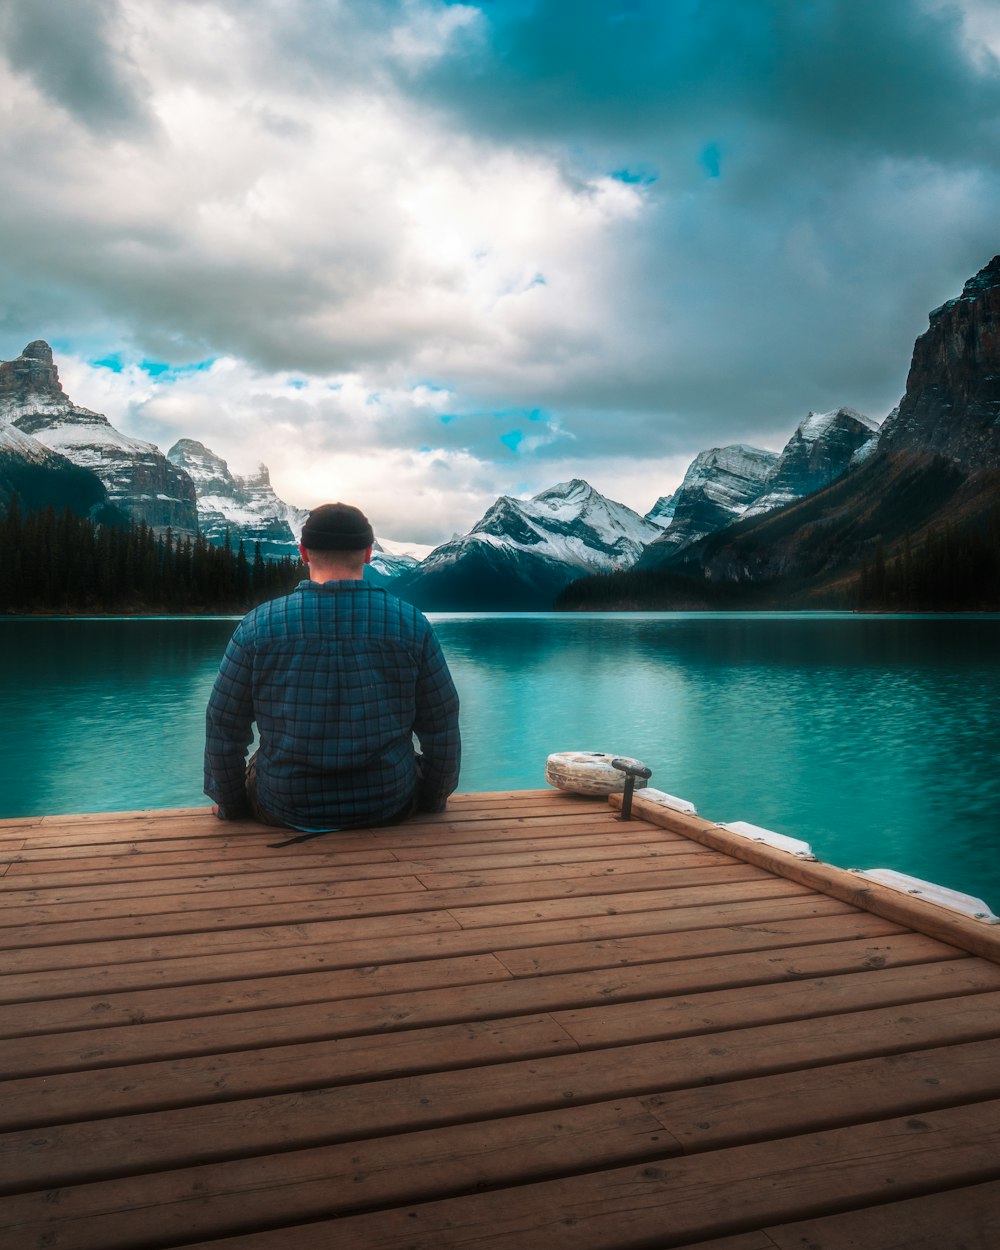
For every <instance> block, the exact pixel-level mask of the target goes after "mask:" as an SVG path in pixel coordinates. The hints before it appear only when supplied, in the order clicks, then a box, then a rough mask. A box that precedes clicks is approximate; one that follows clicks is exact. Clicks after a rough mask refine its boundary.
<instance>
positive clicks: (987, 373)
mask: <svg viewBox="0 0 1000 1250" xmlns="http://www.w3.org/2000/svg"><path fill="white" fill-rule="evenodd" d="M879 448H880V450H885V451H887V452H890V453H891V452H906V451H909V452H913V451H916V452H928V451H931V452H937V453H939V454H941V455H943V456H945V457H947V458H948V459H950V460H953V461H955V462H956V463H957V464H960V465H962V466H964V467H965V468H967V469H970V470H981V469H996V468H1000V256H994V258H993V259H992V260H991V261H990V263H989V264H988V265H986V266H985V267H984V268H983V269H981V270H980V271H979V273H977V274H976V275H975V276H974V277H972V278H970V279H969V280H968V282H966V284H965V286H964V288H963V290H962V294H961V295H959V296H957V297H956V298H955V299H952V300H948V302H947V303H945V304H942V305H941V307H940V308H936V309H935V310H934V311H933V312H932V313H931V314H930V324H929V326H928V328H927V330H926V331H925V332H924V333H923V334H922V335H921V336H920V337H919V338H918V339H917V341H916V343H915V344H914V346H913V358H912V361H911V364H910V372H909V375H908V377H907V380H906V394H905V395H904V396H903V399H902V400H901V401H900V404H899V408H898V409H897V410H896V411H895V412H893V414H892V415H891V416H889V417H887V418H886V421H885V424H884V426H883V432H882V438H881V440H880V443H879Z"/></svg>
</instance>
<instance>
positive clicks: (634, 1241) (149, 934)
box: [0, 791, 1000, 1250]
mask: <svg viewBox="0 0 1000 1250" xmlns="http://www.w3.org/2000/svg"><path fill="white" fill-rule="evenodd" d="M635 816H636V817H637V818H636V819H633V820H632V821H631V822H630V823H623V822H621V821H620V820H618V819H617V817H616V811H615V810H614V807H613V805H609V804H608V803H607V801H605V800H584V799H578V798H574V797H571V796H567V795H563V794H560V793H558V792H554V791H539V792H535V791H531V792H525V793H515V794H482V795H460V796H456V797H455V798H454V799H453V800H452V802H451V804H450V806H449V809H448V811H447V812H446V813H443V814H441V815H437V816H429V817H423V818H419V819H417V820H415V821H413V822H412V823H410V824H407V825H405V826H402V827H399V828H393V829H384V830H378V831H355V832H351V833H349V834H348V833H344V834H336V835H328V836H326V837H322V838H317V839H315V840H314V841H311V842H305V843H302V844H300V845H297V846H289V847H286V848H283V849H273V848H272V847H271V846H270V845H269V844H270V843H273V842H275V841H276V840H277V838H278V837H280V833H279V834H277V835H276V831H274V830H266V829H262V828H260V827H259V826H254V825H252V824H229V825H227V824H221V823H219V822H218V821H216V820H214V819H213V818H212V817H211V815H210V814H209V813H208V812H207V811H206V810H205V809H199V810H188V811H178V812H137V813H119V814H112V815H104V816H80V817H46V818H44V819H26V820H9V821H4V822H0V874H2V876H0V890H2V903H3V906H2V910H0V994H2V1001H3V1004H4V1005H3V1007H2V1015H0V1020H2V1030H0V1033H2V1040H0V1071H2V1072H3V1074H4V1076H5V1078H6V1080H5V1083H4V1085H3V1087H2V1098H0V1118H2V1121H3V1123H2V1125H0V1245H2V1246H3V1247H4V1250H32V1248H35V1247H45V1248H46V1250H155V1248H164V1247H175V1248H176V1247H199V1248H203V1250H207V1248H208V1247H213V1248H215V1250H432V1248H433V1250H439V1248H442V1247H463V1248H467V1250H563V1248H565V1250H570V1248H572V1250H611V1248H614V1250H626V1248H629V1250H638V1248H640V1247H641V1248H649V1250H653V1248H655V1250H663V1248H666V1247H686V1246H699V1247H701V1250H805V1248H806V1247H808V1248H810V1250H889V1248H890V1247H891V1248H893V1250H959V1248H960V1247H961V1248H962V1250H995V1247H996V1246H998V1245H1000V962H998V961H1000V933H998V927H997V926H988V925H983V924H982V923H981V922H978V921H975V920H958V921H955V920H952V919H951V918H950V916H949V914H948V913H946V912H943V911H942V909H940V908H936V907H933V906H931V905H929V904H927V903H920V902H913V901H910V900H908V899H907V898H906V897H905V896H901V895H899V894H894V893H893V892H892V891H889V890H885V889H884V888H882V887H879V886H866V885H865V884H864V883H863V882H861V881H860V880H859V879H858V878H857V877H853V876H850V875H849V874H846V873H841V872H837V871H836V870H833V869H829V868H827V867H826V866H824V865H817V864H810V863H808V862H803V861H799V860H793V859H792V857H791V856H788V855H784V856H783V855H782V853H781V852H777V851H771V850H768V849H767V848H761V847H758V846H757V845H756V844H753V843H744V842H743V840H740V839H737V838H736V837H735V836H734V835H732V834H728V833H725V832H724V831H722V830H719V829H718V828H716V827H714V826H712V825H711V824H709V823H708V822H706V821H700V820H698V819H697V818H693V817H686V816H682V815H679V814H677V813H672V812H670V811H668V810H665V809H662V808H659V809H654V807H653V806H652V805H651V804H649V803H648V802H643V800H642V798H641V796H638V795H637V801H636V805H635ZM775 868H777V869H778V870H779V871H778V872H776V871H773V869H775ZM779 874H780V875H779Z"/></svg>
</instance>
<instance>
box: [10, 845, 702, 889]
mask: <svg viewBox="0 0 1000 1250" xmlns="http://www.w3.org/2000/svg"><path fill="white" fill-rule="evenodd" d="M309 845H310V844H309V843H308V842H305V843H303V844H302V846H301V847H295V848H289V850H288V851H286V852H281V851H277V850H273V851H271V852H270V856H269V857H268V858H266V859H256V860H253V859H250V860H248V859H243V860H239V859H236V860H234V859H232V858H228V859H204V858H201V859H195V858H192V857H191V856H184V857H182V858H180V859H175V858H165V859H164V862H160V861H159V860H158V859H157V858H156V857H155V856H153V855H141V856H140V855H138V854H137V855H131V856H118V857H114V858H113V860H112V861H111V862H109V858H98V859H91V860H77V861H76V863H75V865H74V867H73V868H72V870H70V869H68V868H66V867H65V866H64V865H61V864H59V865H53V866H52V867H51V868H47V869H45V870H44V871H39V870H38V865H35V864H28V863H24V864H22V863H15V864H12V865H11V868H10V888H11V889H16V888H17V887H18V886H19V885H20V886H22V887H23V888H25V889H35V888H39V887H42V888H45V887H49V886H53V885H75V884H80V885H89V884H93V883H102V882H106V881H109V880H118V881H122V882H125V881H142V880H146V879H149V878H152V879H159V878H163V877H173V878H176V877H184V876H203V875H205V874H206V873H215V872H226V873H234V872H245V873H247V874H252V873H254V872H255V871H257V870H258V868H260V867H261V866H262V865H263V866H264V867H266V868H270V867H274V868H289V867H291V868H299V867H301V866H302V865H303V864H306V865H309V866H310V867H312V869H313V872H314V873H317V872H320V871H324V872H325V871H327V869H328V868H329V869H332V870H336V869H337V868H338V866H339V865H340V864H341V863H346V864H365V863H373V862H375V863H397V862H399V861H398V856H397V855H396V854H395V853H394V852H393V851H391V850H387V849H383V848H376V847H372V848H371V849H370V850H365V851H360V850H359V851H343V852H338V853H337V854H336V855H335V856H333V855H331V857H330V859H326V858H324V859H322V860H319V859H309V858H308V857H307V855H306V853H305V852H304V851H303V849H302V848H303V847H308V846H309ZM501 845H502V844H501ZM678 845H680V844H678ZM419 849H420V852H421V856H422V857H421V858H417V857H416V856H413V855H409V854H407V855H406V862H407V863H408V865H409V868H410V871H411V872H418V871H419V872H425V871H431V870H434V871H440V870H441V868H442V865H441V863H440V860H441V859H442V858H445V857H447V860H448V863H447V865H446V867H447V869H448V870H449V871H453V872H462V871H479V870H480V869H488V868H504V867H518V866H522V865H531V864H555V865H558V864H562V863H575V862H586V861H588V860H599V859H607V858H608V855H609V854H612V853H613V854H614V855H615V856H616V857H621V858H627V857H629V856H631V855H634V856H641V857H646V856H650V855H663V856H669V855H671V854H674V853H677V852H676V851H672V850H671V849H670V847H669V845H668V844H661V843H660V842H658V841H650V840H649V838H648V834H647V837H646V839H645V840H641V839H637V838H635V837H632V836H631V835H630V840H625V841H616V840H615V839H614V838H613V837H611V836H610V835H607V834H601V835H596V834H595V835H594V836H592V837H584V838H578V839H573V845H572V846H567V847H562V848H554V847H553V846H552V844H551V842H549V841H547V840H545V839H538V838H535V839H528V840H525V839H521V840H520V841H519V842H517V843H515V844H513V846H511V845H510V844H508V845H507V846H505V847H504V849H503V850H502V851H497V850H494V849H492V845H491V847H490V849H488V850H480V851H479V852H475V853H473V852H470V846H469V844H468V843H462V844H453V845H450V846H448V847H447V848H440V849H441V854H440V855H438V856H437V857H436V859H435V858H432V857H429V856H427V855H426V854H425V852H426V851H427V849H428V848H426V847H421V848H419ZM293 851H294V852H295V853H292V852H293ZM317 865H319V867H317ZM5 888H6V887H5Z"/></svg>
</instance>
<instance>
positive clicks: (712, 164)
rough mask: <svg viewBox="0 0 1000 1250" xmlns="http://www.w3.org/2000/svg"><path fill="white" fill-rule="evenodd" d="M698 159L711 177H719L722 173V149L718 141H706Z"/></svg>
mask: <svg viewBox="0 0 1000 1250" xmlns="http://www.w3.org/2000/svg"><path fill="white" fill-rule="evenodd" d="M698 160H699V162H700V164H701V167H702V169H704V171H705V173H706V174H707V175H708V176H709V178H718V177H719V176H720V175H721V173H722V149H721V148H720V147H719V145H718V144H717V143H706V144H705V146H704V147H703V148H702V149H701V151H700V152H699V153H698Z"/></svg>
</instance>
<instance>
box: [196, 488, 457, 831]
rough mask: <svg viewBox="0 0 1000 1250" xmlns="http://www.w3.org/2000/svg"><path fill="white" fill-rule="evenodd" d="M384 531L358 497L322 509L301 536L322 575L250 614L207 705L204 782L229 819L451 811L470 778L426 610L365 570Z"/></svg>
mask: <svg viewBox="0 0 1000 1250" xmlns="http://www.w3.org/2000/svg"><path fill="white" fill-rule="evenodd" d="M373 542H374V535H373V532H372V527H371V525H370V524H369V522H368V519H367V517H366V516H365V515H364V513H363V512H361V511H360V510H359V509H358V508H355V507H352V506H350V505H349V504H343V503H333V504H324V505H323V506H322V507H319V508H315V509H314V510H313V511H312V512H311V513H310V514H309V516H308V517H307V519H306V522H305V525H304V526H303V529H302V542H301V543H300V545H299V552H300V554H301V556H302V559H303V560H304V562H305V563H306V565H307V566H308V569H309V578H308V579H307V580H305V581H302V582H299V584H298V586H296V588H295V590H294V591H292V593H291V594H290V595H285V596H283V597H282V598H280V599H274V600H272V601H271V602H269V603H264V604H262V605H261V606H260V607H258V608H255V609H254V610H253V611H252V612H249V613H248V614H247V615H246V616H245V617H244V618H243V620H242V621H241V622H240V624H239V625H238V626H237V628H236V632H235V633H234V634H233V637H232V640H231V641H230V643H229V646H228V647H227V648H226V653H225V656H224V657H223V660H222V665H221V667H220V669H219V675H218V677H217V678H216V681H215V686H214V688H213V690H212V695H211V698H210V700H209V704H208V714H207V732H206V743H205V792H206V793H207V794H208V795H210V796H211V797H212V798H213V799H215V801H216V804H217V806H216V808H215V809H214V810H215V812H216V815H217V816H218V817H219V818H220V819H221V820H235V819H239V818H241V817H247V816H252V817H254V818H256V819H257V820H259V821H262V822H263V823H264V824H268V825H277V826H281V827H286V828H291V829H297V830H299V831H301V832H303V833H305V834H312V833H325V832H328V831H331V830H335V829H346V828H352V827H355V828H356V827H358V826H371V825H384V824H394V823H396V822H397V821H400V820H404V819H406V818H407V817H408V816H410V815H412V814H413V813H414V812H416V811H430V812H435V811H442V810H443V809H444V807H445V805H446V803H447V800H448V795H449V794H451V793H452V791H453V790H454V789H455V787H456V785H457V784H458V770H459V759H460V750H461V748H460V738H459V728H458V694H457V692H456V690H455V685H454V682H453V681H452V678H451V674H450V673H449V671H448V666H447V664H446V663H445V659H444V656H443V654H442V652H441V647H440V645H439V643H438V641H437V638H436V637H435V635H434V631H433V630H432V628H431V625H430V623H429V622H428V621H427V619H426V618H425V617H424V616H423V615H422V614H421V613H420V612H418V611H417V609H416V608H414V607H412V606H411V605H410V604H408V603H404V602H402V601H401V600H399V599H396V598H395V597H394V596H392V595H390V594H388V593H386V591H385V590H384V589H382V588H381V587H376V586H373V585H372V584H371V583H369V582H366V581H365V580H364V568H365V565H366V564H367V563H368V562H369V561H370V560H371V553H372V544H373ZM254 723H256V725H257V729H258V732H259V734H260V745H259V748H258V750H257V752H256V754H255V755H253V756H252V757H251V759H250V763H249V766H246V767H245V760H246V753H247V747H248V746H249V744H250V742H251V740H252V737H253V725H254ZM414 734H416V736H417V738H418V739H419V743H420V749H421V752H422V755H418V754H417V752H416V751H415V749H414V742H413V735H414Z"/></svg>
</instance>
